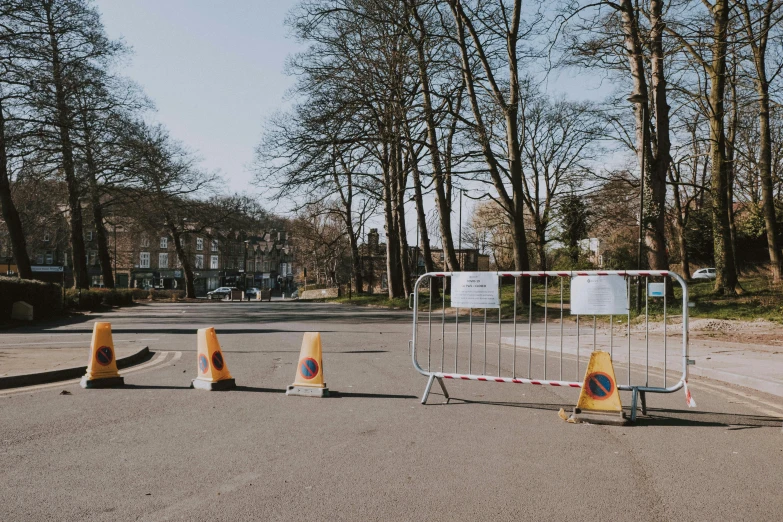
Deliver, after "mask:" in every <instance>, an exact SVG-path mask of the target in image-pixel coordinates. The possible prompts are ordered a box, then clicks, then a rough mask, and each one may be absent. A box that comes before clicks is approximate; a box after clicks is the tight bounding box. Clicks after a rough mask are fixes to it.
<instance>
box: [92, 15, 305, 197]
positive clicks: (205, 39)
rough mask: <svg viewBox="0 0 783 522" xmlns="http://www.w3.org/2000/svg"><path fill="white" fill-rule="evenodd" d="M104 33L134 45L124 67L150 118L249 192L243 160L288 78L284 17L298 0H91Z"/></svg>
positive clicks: (291, 47)
mask: <svg viewBox="0 0 783 522" xmlns="http://www.w3.org/2000/svg"><path fill="white" fill-rule="evenodd" d="M96 3H97V5H98V8H99V9H100V11H101V13H102V15H103V22H104V24H105V26H106V31H107V33H108V34H109V36H110V37H111V38H120V37H122V38H123V39H124V40H125V42H126V43H127V44H128V45H129V46H131V47H132V48H133V55H132V56H131V60H130V63H129V67H127V68H126V69H125V70H124V71H123V73H124V74H125V75H127V76H128V77H130V78H132V79H133V80H134V81H136V82H137V83H139V84H140V85H141V86H142V87H143V89H144V91H145V92H146V93H147V95H148V96H149V97H150V98H151V99H152V100H153V102H154V103H155V105H156V107H157V113H156V114H155V115H154V117H155V119H156V120H157V121H159V122H161V123H163V124H164V125H166V127H168V128H169V130H170V131H171V134H172V136H173V137H174V138H176V139H178V140H180V141H181V142H183V143H184V144H185V145H187V146H188V147H189V148H191V149H194V150H197V151H198V153H199V155H200V157H201V158H203V166H204V167H206V168H208V169H210V170H213V169H219V170H220V171H221V172H222V174H223V175H224V176H225V177H226V178H227V179H228V181H229V187H228V188H229V189H230V190H232V191H245V190H248V191H253V187H252V186H250V180H251V179H252V173H251V172H250V171H249V170H248V165H249V164H250V163H251V162H252V160H253V150H254V147H255V146H256V144H257V143H258V142H259V139H260V136H261V128H262V123H263V120H264V118H266V117H268V116H269V115H271V114H272V113H273V112H274V111H275V110H277V109H278V108H279V107H280V106H281V104H282V103H283V97H284V94H285V91H286V89H287V88H288V87H290V86H291V84H292V80H291V78H289V77H287V76H286V75H285V74H284V71H283V69H284V65H285V59H286V56H287V55H288V54H290V53H291V52H294V51H295V50H296V49H297V47H296V42H295V41H294V40H293V39H290V38H286V29H285V27H284V25H283V22H284V20H285V16H286V13H287V12H288V10H289V9H290V8H291V7H293V6H294V4H295V0H275V1H269V0H255V1H254V0H228V1H216V0H97V2H96Z"/></svg>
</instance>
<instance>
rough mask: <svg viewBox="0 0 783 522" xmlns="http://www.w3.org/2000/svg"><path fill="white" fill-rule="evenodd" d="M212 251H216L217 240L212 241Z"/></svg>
mask: <svg viewBox="0 0 783 522" xmlns="http://www.w3.org/2000/svg"><path fill="white" fill-rule="evenodd" d="M212 251H213V252H217V251H218V241H217V239H213V240H212Z"/></svg>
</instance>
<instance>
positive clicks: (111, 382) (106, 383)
mask: <svg viewBox="0 0 783 522" xmlns="http://www.w3.org/2000/svg"><path fill="white" fill-rule="evenodd" d="M124 385H125V379H123V378H122V377H105V378H103V379H88V378H87V376H86V375H85V376H84V377H82V380H81V381H79V386H81V387H82V388H116V387H118V386H124Z"/></svg>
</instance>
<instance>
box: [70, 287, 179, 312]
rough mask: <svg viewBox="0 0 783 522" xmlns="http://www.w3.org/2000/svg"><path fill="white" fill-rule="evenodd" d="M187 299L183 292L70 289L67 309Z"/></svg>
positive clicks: (135, 289) (139, 289) (134, 289)
mask: <svg viewBox="0 0 783 522" xmlns="http://www.w3.org/2000/svg"><path fill="white" fill-rule="evenodd" d="M80 293H81V297H80ZM184 297H185V292H184V291H182V290H146V289H144V288H119V289H115V290H111V289H108V288H90V289H89V290H82V291H81V292H79V290H78V289H74V288H71V289H68V290H66V292H65V307H66V308H70V309H72V310H95V309H97V308H100V307H102V306H130V305H132V304H133V301H134V300H136V301H141V300H144V299H158V300H162V299H170V300H172V301H176V300H177V299H182V298H184Z"/></svg>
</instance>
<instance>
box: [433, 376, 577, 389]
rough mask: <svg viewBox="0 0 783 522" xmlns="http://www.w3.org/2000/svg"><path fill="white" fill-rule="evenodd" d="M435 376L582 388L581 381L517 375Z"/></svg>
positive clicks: (464, 379)
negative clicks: (520, 376) (524, 377)
mask: <svg viewBox="0 0 783 522" xmlns="http://www.w3.org/2000/svg"><path fill="white" fill-rule="evenodd" d="M435 377H441V378H443V379H455V380H463V381H482V382H510V383H514V384H537V385H539V386H566V387H570V388H581V387H582V383H581V382H572V381H546V380H544V381H541V380H534V379H522V378H516V377H488V376H486V375H465V374H462V373H435Z"/></svg>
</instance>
